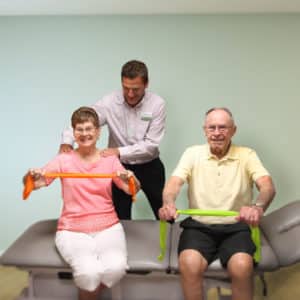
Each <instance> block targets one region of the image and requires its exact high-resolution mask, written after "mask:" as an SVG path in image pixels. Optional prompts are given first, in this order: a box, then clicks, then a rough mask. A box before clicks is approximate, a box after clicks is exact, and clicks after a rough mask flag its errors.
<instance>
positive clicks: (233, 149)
mask: <svg viewBox="0 0 300 300" xmlns="http://www.w3.org/2000/svg"><path fill="white" fill-rule="evenodd" d="M206 151H207V159H208V160H209V159H217V158H216V156H215V155H214V154H212V153H211V152H210V148H209V144H206ZM237 159H238V156H237V155H236V146H235V145H234V144H231V145H230V147H229V150H228V152H227V153H226V155H225V156H224V157H222V158H221V159H220V161H224V160H237Z"/></svg>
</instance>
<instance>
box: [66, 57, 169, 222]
mask: <svg viewBox="0 0 300 300" xmlns="http://www.w3.org/2000/svg"><path fill="white" fill-rule="evenodd" d="M121 80H122V91H115V92H112V93H111V94H108V95H106V96H104V97H103V98H102V99H101V100H100V101H98V102H96V103H95V104H94V105H92V107H93V108H94V109H95V110H96V111H97V113H98V115H99V118H100V123H101V126H102V125H105V124H106V125H107V126H108V131H109V141H108V148H106V149H103V150H102V151H101V156H103V157H107V156H110V155H116V156H118V157H119V158H120V160H121V162H122V164H123V165H124V167H125V168H126V169H129V170H131V171H133V172H134V174H135V175H136V177H137V178H138V179H139V181H140V183H141V189H142V190H143V191H144V193H145V195H146V196H147V198H148V200H149V202H150V205H151V208H152V211H153V213H154V215H155V217H156V218H157V219H158V210H159V208H160V207H161V206H162V190H163V187H164V183H165V169H164V165H163V163H162V162H161V160H160V158H159V143H160V141H161V140H162V138H163V136H164V132H165V120H166V112H165V102H164V100H163V99H162V98H161V97H160V96H158V95H155V94H153V93H151V92H149V91H147V90H146V88H147V87H148V83H149V79H148V69H147V66H146V65H145V64H144V63H143V62H141V61H137V60H132V61H129V62H127V63H126V64H125V65H123V67H122V71H121ZM73 142H74V137H73V134H72V131H71V130H70V129H66V130H65V131H64V132H63V135H62V143H61V146H60V152H68V151H70V150H71V149H72V148H73ZM112 193H113V201H114V205H115V208H116V211H117V214H118V217H119V218H120V219H131V205H132V200H131V197H130V196H129V195H127V194H126V193H124V192H123V191H121V190H120V189H118V188H117V187H116V186H113V189H112Z"/></svg>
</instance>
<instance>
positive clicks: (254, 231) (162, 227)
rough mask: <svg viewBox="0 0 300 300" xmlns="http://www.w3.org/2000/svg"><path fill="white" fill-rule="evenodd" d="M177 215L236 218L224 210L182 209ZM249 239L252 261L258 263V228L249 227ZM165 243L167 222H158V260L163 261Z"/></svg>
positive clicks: (230, 212)
mask: <svg viewBox="0 0 300 300" xmlns="http://www.w3.org/2000/svg"><path fill="white" fill-rule="evenodd" d="M177 214H180V215H189V216H214V217H229V216H237V215H238V212H236V211H230V210H229V211H226V210H201V209H184V210H181V209H179V210H177ZM250 229H251V238H252V241H253V243H254V244H255V246H256V250H255V253H254V255H253V259H254V261H255V262H256V263H258V262H259V261H260V259H261V243H260V231H259V228H258V226H255V227H254V226H250ZM166 241H167V222H166V221H160V223H159V244H160V254H159V256H158V260H160V261H161V260H163V259H164V257H165V253H166Z"/></svg>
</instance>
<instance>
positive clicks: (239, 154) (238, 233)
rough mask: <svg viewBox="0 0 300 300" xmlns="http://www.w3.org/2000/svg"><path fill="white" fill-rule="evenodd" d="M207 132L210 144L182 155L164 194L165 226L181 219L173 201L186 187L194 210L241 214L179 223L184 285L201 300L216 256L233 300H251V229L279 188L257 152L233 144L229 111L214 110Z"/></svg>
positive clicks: (190, 299)
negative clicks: (205, 277)
mask: <svg viewBox="0 0 300 300" xmlns="http://www.w3.org/2000/svg"><path fill="white" fill-rule="evenodd" d="M203 129H204V132H205V135H206V138H207V144H205V145H199V146H193V147H190V148H188V149H187V150H186V151H185V152H184V154H183V155H182V157H181V159H180V161H179V163H178V165H177V168H176V169H175V171H174V172H173V174H172V176H171V178H170V179H169V181H168V182H167V184H166V186H165V189H164V191H163V207H162V208H161V209H160V211H159V215H160V218H161V219H163V220H170V219H174V218H176V217H177V215H176V206H175V199H176V198H177V196H178V194H179V192H180V190H181V187H182V185H183V184H184V183H185V182H187V183H188V200H189V207H190V208H192V209H202V210H215V209H219V210H234V211H238V212H239V215H238V217H206V216H201V217H200V216H196V217H192V218H187V219H185V220H184V221H183V222H182V223H181V227H182V228H183V231H182V234H181V236H180V240H179V245H178V253H179V258H178V261H179V269H180V273H181V283H182V287H183V292H184V296H185V299H186V300H199V299H202V297H203V295H202V281H203V277H204V272H205V270H206V269H207V267H208V265H209V264H210V263H211V262H212V261H213V260H214V259H215V258H216V255H217V256H218V257H219V258H220V260H221V263H222V265H223V267H225V268H227V270H228V273H229V275H230V277H231V283H232V299H233V300H252V299H253V258H252V255H253V254H254V252H255V245H254V243H253V242H252V240H251V234H250V229H249V226H248V225H254V226H255V225H258V224H259V222H260V219H261V217H262V216H263V214H264V211H265V210H266V209H267V207H268V206H269V204H270V203H271V201H272V200H273V198H274V196H275V188H274V186H273V182H272V179H271V177H270V175H269V173H268V172H267V170H266V169H265V168H264V167H263V165H262V163H261V162H260V160H259V158H258V157H257V155H256V153H255V151H253V150H252V149H250V148H246V147H240V146H236V145H234V144H232V142H231V139H232V137H233V136H234V134H235V132H236V126H235V123H234V119H233V116H232V114H231V112H230V111H229V110H228V109H227V108H212V109H210V110H209V111H208V112H207V113H206V116H205V123H204V127H203ZM253 184H255V185H256V187H257V189H258V195H257V197H256V199H253V191H252V188H253Z"/></svg>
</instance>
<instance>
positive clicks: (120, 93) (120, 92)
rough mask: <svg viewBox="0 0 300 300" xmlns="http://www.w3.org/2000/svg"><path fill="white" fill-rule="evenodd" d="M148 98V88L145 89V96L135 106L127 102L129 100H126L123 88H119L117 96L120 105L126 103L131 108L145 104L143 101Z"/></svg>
mask: <svg viewBox="0 0 300 300" xmlns="http://www.w3.org/2000/svg"><path fill="white" fill-rule="evenodd" d="M147 98H148V92H147V90H145V94H144V97H143V98H142V100H141V101H140V102H139V103H138V104H137V105H136V106H134V107H131V106H130V105H128V104H127V102H126V101H125V98H124V96H123V92H122V90H119V92H118V96H117V103H118V104H119V105H126V106H127V107H130V108H139V107H141V106H142V105H143V103H144V102H145V101H146V100H147Z"/></svg>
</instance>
